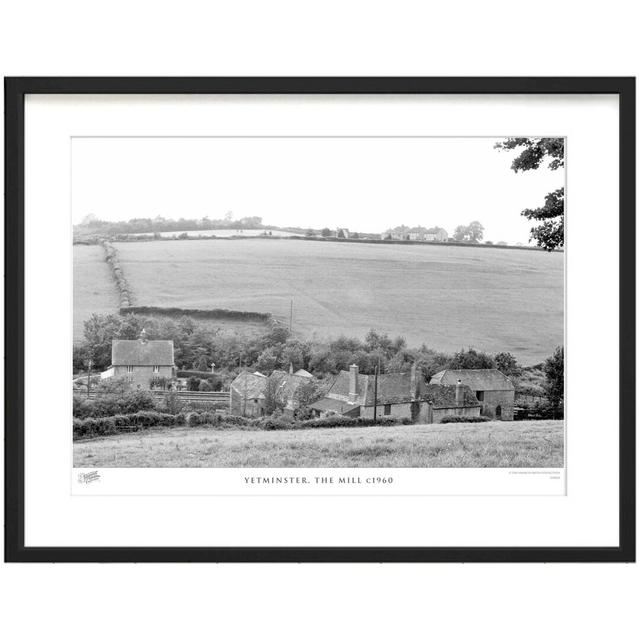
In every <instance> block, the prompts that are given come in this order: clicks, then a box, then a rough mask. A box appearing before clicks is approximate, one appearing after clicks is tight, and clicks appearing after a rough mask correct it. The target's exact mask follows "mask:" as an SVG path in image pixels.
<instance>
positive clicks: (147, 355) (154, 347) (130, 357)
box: [111, 340, 174, 367]
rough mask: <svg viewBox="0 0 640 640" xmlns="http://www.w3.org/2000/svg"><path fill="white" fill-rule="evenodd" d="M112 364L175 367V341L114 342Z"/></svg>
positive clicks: (112, 345)
mask: <svg viewBox="0 0 640 640" xmlns="http://www.w3.org/2000/svg"><path fill="white" fill-rule="evenodd" d="M111 364H112V365H114V366H118V365H130V366H151V365H159V366H171V367H172V366H173V365H174V362H173V340H145V341H143V340H113V342H112V343H111Z"/></svg>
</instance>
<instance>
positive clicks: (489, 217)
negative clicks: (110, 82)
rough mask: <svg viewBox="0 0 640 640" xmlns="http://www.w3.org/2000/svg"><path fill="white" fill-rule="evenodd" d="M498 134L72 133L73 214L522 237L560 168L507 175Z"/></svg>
mask: <svg viewBox="0 0 640 640" xmlns="http://www.w3.org/2000/svg"><path fill="white" fill-rule="evenodd" d="M496 140H498V139H497V138H74V139H73V142H72V154H73V156H72V161H73V164H72V215H73V222H74V223H76V222H79V221H80V220H82V218H84V217H85V216H86V215H88V214H93V215H95V216H97V217H99V218H101V219H104V220H128V219H130V218H134V217H143V218H146V217H155V216H157V215H161V216H164V217H166V218H180V217H183V218H201V217H204V216H209V217H210V218H222V217H224V216H225V214H226V213H227V212H229V211H230V212H232V213H233V216H234V218H236V219H238V218H242V217H245V216H261V217H262V218H263V222H264V224H273V225H277V226H289V225H291V226H299V227H313V228H321V227H325V226H326V227H330V228H335V227H347V228H349V229H351V230H356V231H368V232H382V231H384V230H386V229H388V228H390V227H395V226H397V225H400V224H406V225H408V226H417V225H422V226H425V227H430V226H440V227H444V228H445V229H446V230H447V231H448V232H449V233H450V234H451V233H452V232H453V230H454V228H455V227H456V226H457V225H459V224H468V223H469V222H471V221H472V220H479V221H480V222H481V223H482V224H483V225H484V227H485V236H484V239H485V240H493V241H494V242H497V241H500V240H505V241H507V242H509V243H516V242H522V243H524V244H526V243H527V242H528V240H529V228H530V227H531V223H530V222H529V221H527V220H526V219H525V218H523V217H522V216H521V215H520V211H521V210H522V209H524V208H527V207H538V206H541V205H542V204H543V200H544V196H545V195H546V194H547V193H548V192H549V191H552V190H553V189H557V188H559V187H561V186H563V185H564V169H559V170H558V171H550V170H548V169H546V168H544V169H542V168H541V169H539V170H538V171H529V172H526V173H519V174H515V173H514V172H513V171H511V169H510V164H511V159H512V157H513V155H514V154H513V153H511V152H509V153H507V152H500V151H498V150H496V149H494V148H493V145H494V144H495V142H496Z"/></svg>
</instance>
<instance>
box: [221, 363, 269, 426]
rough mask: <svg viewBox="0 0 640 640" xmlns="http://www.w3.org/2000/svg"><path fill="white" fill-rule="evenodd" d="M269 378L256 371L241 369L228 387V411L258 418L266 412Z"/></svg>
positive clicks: (235, 414) (236, 414)
mask: <svg viewBox="0 0 640 640" xmlns="http://www.w3.org/2000/svg"><path fill="white" fill-rule="evenodd" d="M268 382H269V378H267V376H265V375H263V374H262V373H259V372H257V371H255V372H253V373H252V372H250V371H243V372H242V373H241V374H239V375H238V376H237V377H236V378H235V379H234V380H233V382H232V383H231V387H230V389H229V413H231V414H232V415H234V416H246V417H247V418H259V417H260V416H264V415H265V413H266V400H267V384H268Z"/></svg>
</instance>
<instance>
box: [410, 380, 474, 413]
mask: <svg viewBox="0 0 640 640" xmlns="http://www.w3.org/2000/svg"><path fill="white" fill-rule="evenodd" d="M461 386H462V390H463V402H462V406H464V407H476V406H478V405H479V404H480V403H479V402H478V400H477V398H476V394H475V393H474V392H473V391H471V389H470V388H469V387H467V385H464V384H463V385H461ZM421 399H422V400H426V401H427V402H428V403H429V404H431V405H432V406H433V408H434V409H442V408H444V407H456V406H459V405H457V404H456V387H455V386H453V385H441V384H427V385H425V386H424V389H423V392H422V395H421Z"/></svg>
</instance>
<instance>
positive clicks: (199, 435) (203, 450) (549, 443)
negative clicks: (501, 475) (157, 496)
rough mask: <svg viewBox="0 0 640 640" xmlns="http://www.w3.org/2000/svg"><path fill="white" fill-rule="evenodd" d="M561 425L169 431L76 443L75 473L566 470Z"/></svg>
mask: <svg viewBox="0 0 640 640" xmlns="http://www.w3.org/2000/svg"><path fill="white" fill-rule="evenodd" d="M563 432H564V428H563V422H562V420H543V421H521V422H485V423H480V424H466V425H461V424H443V425H409V426H394V427H358V428H339V429H305V430H300V431H240V430H238V431H235V430H229V431H222V430H214V429H212V428H207V427H201V428H187V427H184V428H183V427H180V428H176V427H171V428H164V429H160V430H157V431H156V430H154V431H147V432H142V433H132V434H126V435H118V436H110V437H106V438H96V439H94V440H83V441H79V442H76V443H74V467H274V468H275V467H562V466H563V458H564V451H563V449H564V435H563Z"/></svg>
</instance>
